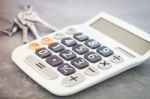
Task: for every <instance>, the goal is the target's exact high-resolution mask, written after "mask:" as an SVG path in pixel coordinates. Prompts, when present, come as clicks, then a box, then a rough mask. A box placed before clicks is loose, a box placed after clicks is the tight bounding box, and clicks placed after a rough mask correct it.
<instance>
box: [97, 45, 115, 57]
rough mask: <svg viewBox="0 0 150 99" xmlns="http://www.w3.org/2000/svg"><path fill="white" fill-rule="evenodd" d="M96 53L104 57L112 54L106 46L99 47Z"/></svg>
mask: <svg viewBox="0 0 150 99" xmlns="http://www.w3.org/2000/svg"><path fill="white" fill-rule="evenodd" d="M96 51H97V53H99V54H101V55H102V56H104V57H108V56H110V55H112V54H113V53H114V52H113V51H112V50H111V49H110V48H108V47H106V46H102V47H99V48H98V49H97V50H96Z"/></svg>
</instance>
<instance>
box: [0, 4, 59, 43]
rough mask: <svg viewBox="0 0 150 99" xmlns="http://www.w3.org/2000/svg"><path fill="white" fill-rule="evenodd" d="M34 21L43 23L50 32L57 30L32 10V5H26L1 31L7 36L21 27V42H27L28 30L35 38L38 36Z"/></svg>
mask: <svg viewBox="0 0 150 99" xmlns="http://www.w3.org/2000/svg"><path fill="white" fill-rule="evenodd" d="M36 23H41V24H43V25H44V26H45V27H47V28H49V29H51V30H52V32H54V31H56V30H58V29H57V28H55V27H53V26H51V25H49V24H48V23H47V22H46V21H44V20H43V19H42V18H40V17H39V16H38V14H37V13H36V12H35V11H34V10H33V7H31V6H26V7H25V11H22V12H19V13H18V15H17V17H16V18H13V19H12V20H11V21H10V25H9V26H8V27H7V28H5V29H3V30H1V31H2V32H4V33H6V34H8V35H9V36H12V35H13V34H14V33H16V32H17V31H18V30H19V29H21V30H22V33H23V43H27V42H28V33H29V30H30V31H31V32H32V33H33V35H34V36H35V38H36V39H38V38H40V36H39V33H38V30H37V28H36V26H35V24H36Z"/></svg>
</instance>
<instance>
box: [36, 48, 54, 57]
mask: <svg viewBox="0 0 150 99" xmlns="http://www.w3.org/2000/svg"><path fill="white" fill-rule="evenodd" d="M35 54H36V55H37V56H39V57H41V58H46V57H48V56H50V55H52V53H51V52H50V51H49V50H48V49H47V48H40V49H37V50H36V51H35Z"/></svg>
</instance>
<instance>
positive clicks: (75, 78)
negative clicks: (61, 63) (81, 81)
mask: <svg viewBox="0 0 150 99" xmlns="http://www.w3.org/2000/svg"><path fill="white" fill-rule="evenodd" d="M70 77H71V79H70V80H69V81H72V80H74V81H77V78H78V76H76V77H73V76H70Z"/></svg>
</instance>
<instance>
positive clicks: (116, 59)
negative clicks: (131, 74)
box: [110, 55, 124, 63]
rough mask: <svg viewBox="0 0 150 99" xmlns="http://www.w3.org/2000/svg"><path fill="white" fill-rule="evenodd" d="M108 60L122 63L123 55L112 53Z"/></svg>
mask: <svg viewBox="0 0 150 99" xmlns="http://www.w3.org/2000/svg"><path fill="white" fill-rule="evenodd" d="M110 60H111V61H112V62H113V63H122V62H123V61H124V59H123V57H122V56H120V55H113V56H111V57H110Z"/></svg>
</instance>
